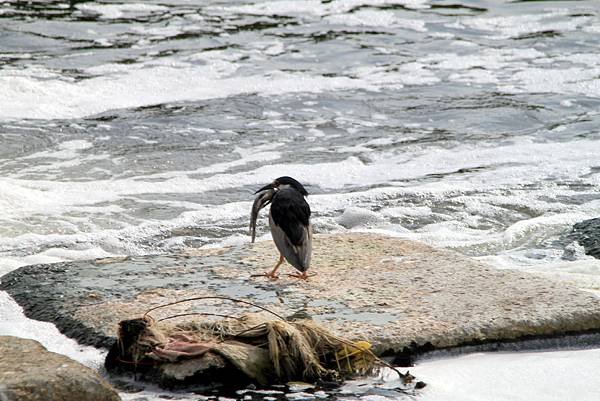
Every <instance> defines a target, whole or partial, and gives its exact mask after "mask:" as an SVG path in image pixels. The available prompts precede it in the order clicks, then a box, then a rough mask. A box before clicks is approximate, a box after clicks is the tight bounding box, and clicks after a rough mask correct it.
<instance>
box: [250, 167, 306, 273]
mask: <svg viewBox="0 0 600 401" xmlns="http://www.w3.org/2000/svg"><path fill="white" fill-rule="evenodd" d="M255 194H258V195H257V196H256V198H255V199H254V204H253V205H252V214H251V218H250V233H251V235H252V242H254V238H255V236H256V219H257V218H258V212H259V210H260V209H262V208H264V207H265V206H267V205H268V204H269V203H270V204H271V210H270V211H269V227H270V228H271V235H272V236H273V241H274V242H275V245H276V246H277V249H278V250H279V254H280V255H279V261H278V262H277V264H276V265H275V267H274V268H273V270H272V271H270V272H269V273H266V274H264V275H265V276H267V277H269V278H272V279H276V278H277V277H278V276H277V269H279V266H281V264H282V263H283V259H284V258H285V260H287V261H288V263H289V264H291V265H292V266H294V267H295V268H296V269H297V270H298V271H299V272H300V273H299V274H290V276H292V277H297V278H299V279H302V280H306V279H308V277H309V276H308V274H307V270H308V268H309V267H310V257H311V253H312V225H311V224H310V206H309V205H308V203H307V202H306V199H304V197H305V196H308V192H306V189H304V187H303V186H302V184H300V183H299V182H298V181H296V180H295V179H293V178H292V177H279V178H277V179H276V180H275V181H273V182H272V183H271V184H269V185H265V186H264V187H262V188H261V189H259V190H258V191H256V192H255Z"/></svg>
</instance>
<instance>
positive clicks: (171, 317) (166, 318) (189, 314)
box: [157, 312, 242, 322]
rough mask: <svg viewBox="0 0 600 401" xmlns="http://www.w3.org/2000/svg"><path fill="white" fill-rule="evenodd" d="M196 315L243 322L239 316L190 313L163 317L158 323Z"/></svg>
mask: <svg viewBox="0 0 600 401" xmlns="http://www.w3.org/2000/svg"><path fill="white" fill-rule="evenodd" d="M194 315H198V316H218V317H224V318H227V319H236V320H241V319H242V318H240V317H237V316H231V315H221V314H218V313H208V312H190V313H180V314H179V315H173V316H167V317H163V318H162V319H158V320H157V322H162V321H163V320H168V319H175V318H177V317H183V316H194Z"/></svg>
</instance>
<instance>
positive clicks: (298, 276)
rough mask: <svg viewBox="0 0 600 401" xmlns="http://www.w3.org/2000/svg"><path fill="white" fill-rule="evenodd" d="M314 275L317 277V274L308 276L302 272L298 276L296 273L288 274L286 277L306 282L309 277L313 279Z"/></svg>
mask: <svg viewBox="0 0 600 401" xmlns="http://www.w3.org/2000/svg"><path fill="white" fill-rule="evenodd" d="M316 275H317V273H312V274H308V273H306V272H302V273H300V274H298V273H292V274H288V276H290V277H295V278H298V279H300V280H305V281H306V280H308V278H309V277H313V276H316Z"/></svg>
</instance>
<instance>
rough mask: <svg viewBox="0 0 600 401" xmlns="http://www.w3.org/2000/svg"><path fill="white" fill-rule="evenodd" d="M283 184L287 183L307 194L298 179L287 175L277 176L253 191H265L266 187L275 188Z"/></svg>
mask: <svg viewBox="0 0 600 401" xmlns="http://www.w3.org/2000/svg"><path fill="white" fill-rule="evenodd" d="M283 185H289V186H290V187H292V188H295V189H296V190H297V191H298V192H300V193H301V194H302V195H304V196H308V192H306V189H304V186H303V185H302V184H300V183H299V182H298V181H296V180H295V179H293V178H292V177H288V176H283V177H279V178H277V179H275V181H273V182H272V183H270V184H269V185H265V186H264V187H262V188H261V189H259V190H258V191H256V192H255V193H256V194H257V193H259V192H262V191H265V190H267V189H276V188H279V187H280V186H283Z"/></svg>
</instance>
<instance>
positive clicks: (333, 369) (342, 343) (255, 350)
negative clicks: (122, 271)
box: [105, 297, 412, 387]
mask: <svg viewBox="0 0 600 401" xmlns="http://www.w3.org/2000/svg"><path fill="white" fill-rule="evenodd" d="M211 298H215V297H201V298H194V299H191V300H200V299H211ZM217 298H219V299H224V300H230V301H233V302H236V303H244V304H249V305H252V306H255V307H258V308H259V309H262V311H261V312H259V313H244V314H242V315H240V316H225V315H215V314H212V313H203V312H201V313H197V314H196V315H204V316H207V315H208V316H219V317H222V319H220V320H211V319H194V320H188V321H186V322H182V323H178V324H169V323H167V322H165V321H166V320H169V319H172V318H175V317H178V318H180V317H182V316H188V315H189V314H185V315H176V316H170V317H167V318H163V319H160V320H156V319H155V318H153V317H151V316H150V315H149V313H146V315H144V316H143V317H141V318H137V319H131V320H124V321H121V322H120V324H119V336H118V341H117V343H116V344H115V345H114V346H113V348H112V349H111V350H110V352H109V354H108V355H107V357H106V362H105V366H106V368H107V370H108V371H109V372H116V373H124V372H135V373H137V374H138V375H139V376H141V378H142V379H145V380H149V381H152V382H156V383H158V384H159V385H162V386H164V387H179V386H188V387H189V386H194V385H198V386H201V387H202V386H209V387H215V386H218V385H219V384H227V385H228V386H232V385H234V384H235V385H238V386H244V385H247V384H250V383H256V384H259V385H261V386H265V385H271V384H278V383H287V382H290V381H306V382H316V381H327V382H341V381H343V380H345V379H348V378H352V377H356V376H364V375H368V374H371V373H373V372H374V371H375V370H376V369H377V368H378V367H380V366H382V364H383V365H387V363H385V362H384V361H382V360H380V359H379V358H378V357H377V356H375V355H374V354H373V353H372V352H371V350H370V347H371V344H370V343H368V342H367V341H358V342H352V341H349V340H347V339H344V338H341V337H339V336H336V335H334V334H332V333H331V332H329V331H328V330H326V329H325V328H323V327H321V326H320V325H318V324H317V323H315V322H313V321H311V320H308V319H303V320H287V319H285V318H283V317H282V316H280V315H277V314H275V313H274V312H272V311H269V310H267V309H265V308H262V307H260V306H258V305H254V304H250V303H248V302H246V301H241V300H236V299H232V298H226V297H217ZM187 301H190V300H182V301H178V302H177V303H180V302H187ZM169 305H172V304H168V305H163V306H169ZM161 307H162V306H161ZM155 309H157V308H154V309H152V310H151V311H153V310H155ZM149 312H150V311H149ZM396 372H397V373H398V374H399V376H400V378H401V379H402V381H403V382H405V383H408V382H410V381H411V379H412V377H411V376H410V375H408V374H407V375H404V374H402V373H401V372H400V371H398V370H396Z"/></svg>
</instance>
